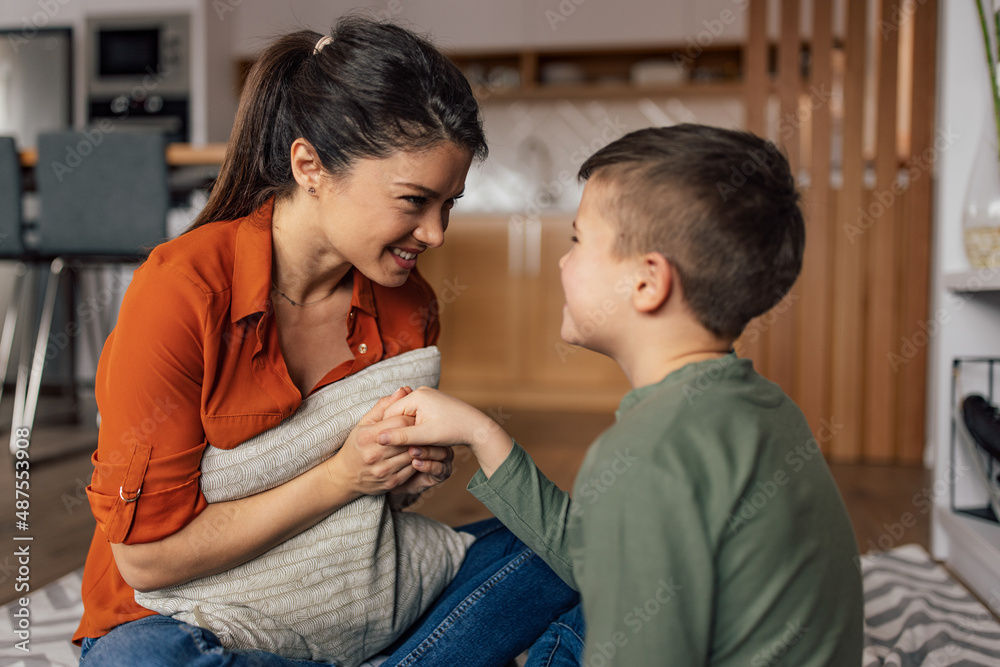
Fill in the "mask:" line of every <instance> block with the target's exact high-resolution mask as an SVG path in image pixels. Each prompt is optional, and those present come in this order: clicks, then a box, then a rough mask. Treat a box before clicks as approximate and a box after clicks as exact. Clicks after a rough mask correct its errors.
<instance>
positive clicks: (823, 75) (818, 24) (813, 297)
mask: <svg viewBox="0 0 1000 667" xmlns="http://www.w3.org/2000/svg"><path fill="white" fill-rule="evenodd" d="M812 31H813V34H812V44H811V47H810V53H811V56H812V57H811V63H812V67H811V69H810V72H809V109H810V125H811V126H810V149H809V171H810V185H809V189H808V190H807V191H806V192H805V193H804V199H805V206H804V209H805V217H806V253H805V258H804V259H803V263H802V275H801V277H800V278H799V282H798V285H797V288H798V290H799V294H800V295H807V296H808V298H805V299H802V300H801V301H800V302H799V303H798V304H797V305H796V311H797V314H798V318H797V324H798V330H797V339H798V340H799V341H800V342H801V343H802V344H800V345H799V346H798V347H797V349H796V354H795V371H796V382H795V388H796V392H795V395H796V398H797V399H798V402H799V407H801V408H802V411H803V412H804V413H805V415H806V418H807V419H808V420H809V425H810V426H812V428H813V431H814V432H816V431H818V430H819V429H820V427H821V425H822V424H821V420H823V419H827V418H828V417H829V416H830V415H829V413H828V410H829V407H830V341H831V336H830V304H831V303H832V299H833V290H832V286H833V281H832V280H830V271H831V267H832V257H833V229H834V228H835V225H834V224H833V219H832V216H831V215H830V213H831V210H830V209H831V207H832V205H833V197H832V194H833V193H832V191H831V187H830V158H831V153H832V151H833V146H832V140H831V138H832V135H833V116H832V113H831V110H830V101H831V98H832V96H833V0H816V2H814V3H813V22H812ZM820 444H821V446H822V447H823V450H824V451H826V450H827V449H828V447H829V443H826V442H821V443H820Z"/></svg>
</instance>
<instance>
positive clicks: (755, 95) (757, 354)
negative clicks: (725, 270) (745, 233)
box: [736, 0, 771, 375]
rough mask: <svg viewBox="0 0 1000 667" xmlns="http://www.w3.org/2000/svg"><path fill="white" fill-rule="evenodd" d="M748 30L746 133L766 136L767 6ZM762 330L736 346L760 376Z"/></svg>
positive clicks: (760, 3) (756, 325) (759, 7)
mask: <svg viewBox="0 0 1000 667" xmlns="http://www.w3.org/2000/svg"><path fill="white" fill-rule="evenodd" d="M747 11H748V13H749V17H748V18H749V20H748V23H749V28H748V35H747V41H746V43H745V44H744V45H743V62H744V68H743V76H744V82H745V84H746V88H745V90H746V104H745V106H746V127H747V130H749V131H750V132H753V133H754V134H758V135H761V136H764V135H766V134H767V100H768V97H769V91H770V87H771V78H770V76H769V74H768V71H767V2H766V0H754V1H753V2H751V3H750V6H749V8H748V10H747ZM766 342H767V339H766V327H764V326H763V325H762V324H761V322H760V320H759V319H757V320H754V321H752V322H750V324H749V325H748V326H747V328H746V334H744V335H743V336H742V337H741V338H740V340H739V341H738V342H737V345H736V348H737V350H739V352H740V354H741V355H743V356H746V357H749V358H751V359H753V361H754V366H755V367H756V368H757V370H758V371H760V372H761V373H763V374H764V375H768V372H767V345H766Z"/></svg>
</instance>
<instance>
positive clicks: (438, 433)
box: [379, 387, 576, 588]
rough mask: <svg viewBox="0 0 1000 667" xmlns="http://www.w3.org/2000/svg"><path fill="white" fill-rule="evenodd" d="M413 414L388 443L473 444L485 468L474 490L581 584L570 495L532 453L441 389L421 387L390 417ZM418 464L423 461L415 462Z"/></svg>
mask: <svg viewBox="0 0 1000 667" xmlns="http://www.w3.org/2000/svg"><path fill="white" fill-rule="evenodd" d="M397 415H407V416H410V417H413V419H414V423H413V426H408V427H404V428H397V429H392V430H386V431H383V432H382V433H381V434H380V436H379V442H380V443H381V444H383V445H392V446H403V447H406V446H408V447H410V453H411V455H413V456H414V457H416V456H419V453H417V452H416V451H415V449H419V448H420V447H424V446H427V445H468V446H469V448H470V449H471V450H472V453H473V454H474V455H475V457H476V459H477V460H478V461H479V466H480V468H481V470H480V471H478V472H477V473H476V476H475V477H473V478H472V481H471V482H469V490H470V491H471V492H472V493H473V495H475V496H476V497H477V498H479V500H480V501H481V502H482V503H483V504H484V505H486V507H488V508H489V509H490V511H492V512H493V513H494V514H495V515H496V516H497V518H499V519H500V520H501V521H502V522H503V523H504V524H505V525H506V526H507V527H508V528H509V529H510V530H511V532H512V533H514V534H515V535H517V537H518V538H520V539H521V541H522V542H524V543H525V544H526V545H528V546H529V547H530V548H531V549H532V550H533V551H534V552H535V553H537V554H538V555H539V556H541V557H542V559H543V560H544V561H545V562H546V563H548V564H549V566H550V567H551V568H552V569H553V570H554V571H555V572H556V574H558V575H559V576H560V577H561V578H562V579H563V581H565V582H566V583H567V584H569V585H570V586H571V587H573V588H576V583H575V580H574V576H573V567H572V565H571V561H570V558H569V554H568V547H567V544H566V539H565V535H566V525H567V522H568V521H569V518H570V508H571V505H570V498H569V494H568V493H566V492H565V491H562V490H561V489H560V488H559V487H557V486H556V485H555V484H553V483H552V481H551V480H549V479H548V478H547V477H545V475H543V474H542V473H541V471H540V470H538V468H536V467H535V464H534V462H533V461H532V460H531V457H529V456H528V455H527V453H526V452H525V451H524V450H523V449H521V448H520V447H519V446H517V445H515V444H514V442H513V440H511V438H510V436H509V435H507V433H506V432H505V431H504V430H503V429H502V428H501V427H500V426H499V425H498V424H497V423H496V422H495V421H493V420H492V419H490V418H489V417H488V416H486V415H484V414H483V413H482V412H480V411H479V410H476V409H475V408H473V407H472V406H470V405H468V404H467V403H464V402H462V401H460V400H458V399H457V398H453V397H451V396H448V395H447V394H444V393H442V392H440V391H437V390H435V389H430V388H427V387H421V388H419V389H417V390H416V391H414V392H412V393H411V394H409V395H407V396H405V397H404V398H402V399H400V400H398V401H396V402H395V403H393V404H392V405H390V406H389V407H388V408H387V409H386V412H385V418H386V419H389V418H391V417H395V416H397ZM414 467H417V468H418V469H419V467H418V466H417V461H414Z"/></svg>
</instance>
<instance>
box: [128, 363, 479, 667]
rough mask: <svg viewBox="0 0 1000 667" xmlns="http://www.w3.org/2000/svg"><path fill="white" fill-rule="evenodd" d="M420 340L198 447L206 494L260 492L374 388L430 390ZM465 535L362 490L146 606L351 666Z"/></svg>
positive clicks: (424, 596) (412, 616)
mask: <svg viewBox="0 0 1000 667" xmlns="http://www.w3.org/2000/svg"><path fill="white" fill-rule="evenodd" d="M440 359H441V357H440V353H439V352H438V350H437V348H435V347H429V348H423V349H419V350H414V351H412V352H407V353H405V354H401V355H399V356H396V357H392V358H389V359H386V360H383V361H381V362H379V363H377V364H374V365H372V366H370V367H368V368H366V369H365V370H363V371H361V372H359V373H356V374H355V375H351V376H348V377H346V378H344V379H343V380H340V381H339V382H336V383H334V384H332V385H330V386H328V387H325V388H323V389H322V390H320V391H318V392H316V393H315V394H313V395H312V396H309V397H308V398H307V399H306V400H305V401H304V402H303V404H302V406H301V407H300V408H299V409H298V410H297V411H296V412H295V414H293V415H292V416H291V417H289V418H288V419H286V420H285V421H284V422H282V423H281V424H279V425H278V426H276V427H275V428H273V429H271V430H269V431H265V432H264V433H261V434H260V435H258V436H256V437H254V438H252V439H250V440H248V441H246V442H245V443H243V444H241V445H239V446H238V447H234V448H233V449H218V448H215V447H208V448H207V449H206V451H205V455H204V457H203V459H202V464H201V471H202V477H201V488H202V491H203V492H204V494H205V497H206V498H207V500H208V501H209V502H210V503H211V502H222V501H226V500H234V499H237V498H243V497H245V496H248V495H251V494H254V493H260V492H261V491H265V490H267V489H269V488H272V487H274V486H278V485H280V484H282V483H283V482H286V481H288V480H289V479H292V478H293V477H295V476H296V475H299V474H301V473H302V472H304V471H306V470H308V469H309V468H311V467H313V466H315V465H316V464H317V463H319V462H320V461H322V460H324V459H326V458H327V457H329V456H330V455H331V454H332V453H334V452H335V451H336V450H338V449H339V448H340V446H341V445H342V444H343V442H344V440H345V439H346V438H347V435H348V434H349V433H350V432H351V430H352V429H353V428H354V426H355V425H357V423H358V421H359V420H360V419H361V417H362V416H363V415H364V414H365V413H366V412H367V411H368V410H369V409H370V408H371V406H372V405H374V403H375V401H376V400H378V399H379V398H380V397H382V396H386V395H388V394H391V393H392V392H394V391H395V390H396V389H398V388H399V387H401V386H403V385H409V386H411V387H413V388H416V387H419V386H422V385H428V386H432V387H433V386H437V382H438V377H439V375H440ZM472 541H473V538H472V536H471V535H468V534H466V533H460V532H457V531H454V530H452V529H451V528H449V527H448V526H445V525H444V524H442V523H439V522H437V521H433V520H432V519H428V518H427V517H424V516H421V515H419V514H413V513H409V512H399V513H396V512H392V511H390V510H389V507H388V505H387V504H386V497H385V496H364V497H362V498H359V499H358V500H355V501H354V502H352V503H350V504H348V505H346V506H345V507H343V508H341V509H340V510H338V511H337V512H335V513H333V514H331V515H330V516H328V517H327V518H326V519H324V520H323V521H321V522H320V523H318V524H316V525H315V526H313V527H312V528H310V529H308V530H306V531H305V532H303V533H301V534H299V535H297V536H295V537H293V538H292V539H290V540H288V541H287V542H285V543H283V544H280V545H278V546H277V547H275V548H273V549H271V550H270V551H268V552H267V553H265V554H263V555H261V556H258V557H257V558H254V559H253V560H251V561H249V562H247V563H244V564H243V565H240V566H238V567H235V568H233V569H231V570H229V571H227V572H223V573H221V574H216V575H213V576H210V577H205V578H203V579H197V580H195V581H191V582H188V583H186V584H181V585H179V586H172V587H170V588H165V589H162V590H159V591H155V592H151V593H139V592H136V594H135V599H136V601H137V602H138V603H139V604H141V605H142V606H144V607H146V608H147V609H151V610H153V611H156V612H159V613H161V614H165V615H167V616H173V617H174V618H177V619H179V620H182V621H184V622H187V623H192V624H194V625H198V626H200V627H203V628H206V629H208V630H211V631H212V632H214V633H215V634H217V635H218V636H219V639H220V641H221V642H222V643H223V644H224V645H225V646H229V647H233V648H253V649H263V650H267V651H271V652H274V653H278V654H280V655H283V656H286V657H289V658H298V659H309V660H319V661H325V662H335V663H336V664H337V665H343V666H345V667H355V666H356V665H358V664H360V663H361V662H362V661H363V660H364V659H365V658H367V657H370V656H372V655H375V654H376V653H378V652H379V651H380V650H382V649H383V648H385V647H386V646H388V645H389V644H391V643H392V641H393V640H395V639H396V637H398V636H399V635H400V634H401V633H402V632H403V631H404V630H405V629H406V628H407V627H409V626H410V625H411V624H412V623H413V621H415V620H416V619H417V617H418V616H419V615H420V614H421V613H422V612H423V611H424V610H426V609H427V607H428V606H429V605H430V603H431V602H432V601H433V600H434V599H435V597H437V595H438V594H439V593H440V592H441V591H442V590H443V589H444V588H445V586H447V585H448V583H449V582H450V581H451V580H452V578H453V577H454V576H455V573H456V572H457V570H458V568H459V566H460V565H461V563H462V559H463V558H464V557H465V551H466V549H467V547H468V545H469V544H470V543H471V542H472Z"/></svg>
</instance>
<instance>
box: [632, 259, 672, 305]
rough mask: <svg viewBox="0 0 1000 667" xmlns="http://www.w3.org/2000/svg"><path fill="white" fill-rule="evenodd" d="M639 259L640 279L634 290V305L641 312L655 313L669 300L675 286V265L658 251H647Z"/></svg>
mask: <svg viewBox="0 0 1000 667" xmlns="http://www.w3.org/2000/svg"><path fill="white" fill-rule="evenodd" d="M639 261H640V262H641V266H640V267H639V273H638V276H639V279H638V280H637V281H636V282H635V290H634V291H633V292H632V305H633V306H634V307H635V309H636V310H637V311H639V312H640V313H653V312H655V311H657V310H659V309H660V307H661V306H663V304H665V303H666V302H667V300H668V299H669V298H670V295H671V293H672V292H673V290H674V288H675V284H674V267H673V264H671V263H670V260H668V259H667V258H666V257H664V256H663V255H661V254H660V253H658V252H647V253H645V254H644V255H642V256H640V257H639Z"/></svg>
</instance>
